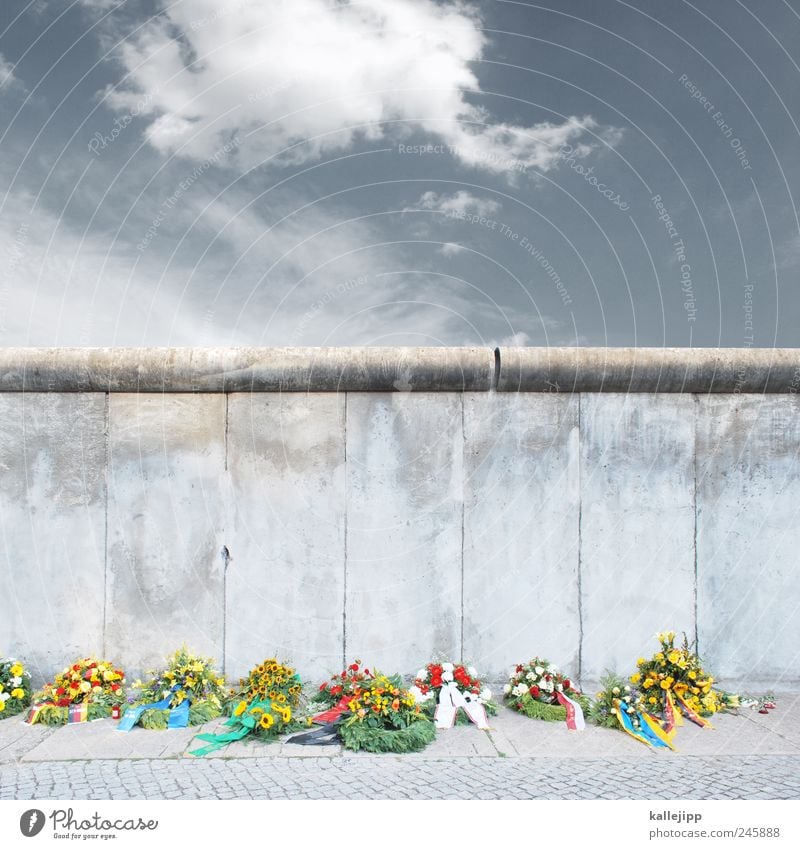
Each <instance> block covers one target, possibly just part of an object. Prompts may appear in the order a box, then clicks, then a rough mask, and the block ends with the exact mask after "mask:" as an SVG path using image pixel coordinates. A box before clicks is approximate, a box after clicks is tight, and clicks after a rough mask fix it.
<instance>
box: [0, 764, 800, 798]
mask: <svg viewBox="0 0 800 849" xmlns="http://www.w3.org/2000/svg"><path fill="white" fill-rule="evenodd" d="M798 767H800V759H799V758H797V757H795V756H784V755H762V756H751V757H737V758H725V759H724V760H720V759H719V758H706V757H689V758H681V759H674V758H673V759H669V760H667V759H659V760H658V761H654V760H652V759H649V758H647V759H636V760H630V759H621V758H610V759H608V758H607V759H599V758H586V759H583V758H581V759H575V758H550V757H544V758H493V759H488V758H448V759H442V760H433V759H414V760H408V759H401V758H398V757H387V756H364V757H352V758H351V757H340V758H329V757H312V758H282V757H271V758H248V759H236V760H205V761H203V760H188V759H180V760H161V759H159V760H117V761H70V762H55V763H54V762H50V763H36V764H25V763H23V764H14V765H4V766H3V768H2V771H0V798H2V799H31V798H33V799H73V798H76V799H108V798H111V799H142V798H149V799H157V798H165V799H630V798H633V799H675V798H679V799H741V798H744V797H746V798H752V799H799V798H800V769H798Z"/></svg>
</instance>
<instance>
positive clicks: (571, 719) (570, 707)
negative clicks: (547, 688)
mask: <svg viewBox="0 0 800 849" xmlns="http://www.w3.org/2000/svg"><path fill="white" fill-rule="evenodd" d="M556 698H557V699H558V703H559V704H560V705H561V706H562V707H563V708H564V709H565V710H566V711H567V728H569V730H570V731H583V729H584V728H586V720H585V719H584V717H583V708H582V707H581V706H580V705H579V704H578V702H576V701H573V700H572V699H571V698H569V696H566V695H564V693H560V692H556Z"/></svg>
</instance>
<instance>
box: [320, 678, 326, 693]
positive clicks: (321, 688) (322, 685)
mask: <svg viewBox="0 0 800 849" xmlns="http://www.w3.org/2000/svg"><path fill="white" fill-rule="evenodd" d="M327 687H328V682H327V681H325V682H324V683H323V684H320V685H319V691H320V693H321V692H322V691H323V690H325V689H327Z"/></svg>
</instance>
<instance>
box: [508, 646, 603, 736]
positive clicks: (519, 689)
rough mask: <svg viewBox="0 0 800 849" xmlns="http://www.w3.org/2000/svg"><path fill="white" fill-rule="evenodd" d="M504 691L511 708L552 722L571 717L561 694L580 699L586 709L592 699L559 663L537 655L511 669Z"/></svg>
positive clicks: (571, 699) (572, 698)
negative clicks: (555, 663)
mask: <svg viewBox="0 0 800 849" xmlns="http://www.w3.org/2000/svg"><path fill="white" fill-rule="evenodd" d="M503 694H504V696H505V698H506V701H507V702H508V705H509V707H511V708H513V709H514V710H516V711H519V713H523V714H525V716H529V717H531V718H532V719H545V720H547V721H548V722H565V721H566V720H567V709H566V707H564V706H563V705H562V703H561V700H560V699H559V695H561V696H563V697H565V698H566V699H568V700H570V701H573V702H577V703H578V705H580V707H581V708H582V709H583V710H588V707H589V703H588V700H587V699H585V697H584V696H583V695H581V693H580V691H579V690H578V688H577V687H575V686H574V684H573V683H572V681H570V679H569V678H567V677H566V676H565V675H564V674H563V673H562V672H561V671H560V670H559V669H558V667H557V666H555V665H554V664H552V663H550V662H549V661H547V660H545V659H544V658H541V657H534V658H533V659H532V660H530V661H528V663H518V664H517V665H516V666H515V667H514V668H513V669H511V671H510V672H509V679H508V683H507V684H506V685H505V686H504V687H503Z"/></svg>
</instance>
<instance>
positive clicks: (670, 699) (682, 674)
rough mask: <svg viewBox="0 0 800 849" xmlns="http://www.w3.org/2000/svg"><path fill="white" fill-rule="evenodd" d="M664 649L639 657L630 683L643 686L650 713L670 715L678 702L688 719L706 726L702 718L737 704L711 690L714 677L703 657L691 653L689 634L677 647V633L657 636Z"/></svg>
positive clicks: (684, 636) (731, 699)
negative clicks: (704, 663) (649, 655)
mask: <svg viewBox="0 0 800 849" xmlns="http://www.w3.org/2000/svg"><path fill="white" fill-rule="evenodd" d="M656 639H657V640H658V641H659V643H661V650H660V651H658V652H656V653H655V654H654V655H653V657H651V658H650V659H649V660H645V658H643V657H640V658H639V659H638V660H637V661H636V666H637V671H636V673H635V674H634V675H632V676H631V679H630V680H631V684H635V685H636V686H637V687H640V688H641V690H642V693H643V696H644V701H645V705H646V706H647V709H648V710H649V711H651V712H662V713H664V714H665V715H669V714H670V713H672V712H673V711H674V707H675V703H676V702H677V705H678V708H679V709H680V710H681V711H682V712H684V713H685V714H686V715H687V716H688V718H689V719H691V720H692V721H693V722H697V723H698V724H699V725H707V724H708V723H707V722H704V721H703V720H702V717H707V716H712V715H713V714H715V713H717V712H718V711H720V710H725V709H726V707H728V706H730V705H732V704H733V702H735V699H733V697H731V696H730V695H726V696H723V694H721V693H720V692H718V691H716V690H714V689H712V686H711V685H712V684H713V683H714V678H713V677H712V676H711V675H709V674H708V673H707V672H706V671H705V670H704V669H703V665H702V663H701V661H700V658H699V657H698V656H697V655H696V654H695V653H694V652H692V651H691V649H690V647H689V641H688V639H687V637H686V635H685V634H684V635H683V644H682V645H681V646H680V647H679V648H676V646H675V632H674V631H664V632H662V633H660V634H656Z"/></svg>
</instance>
